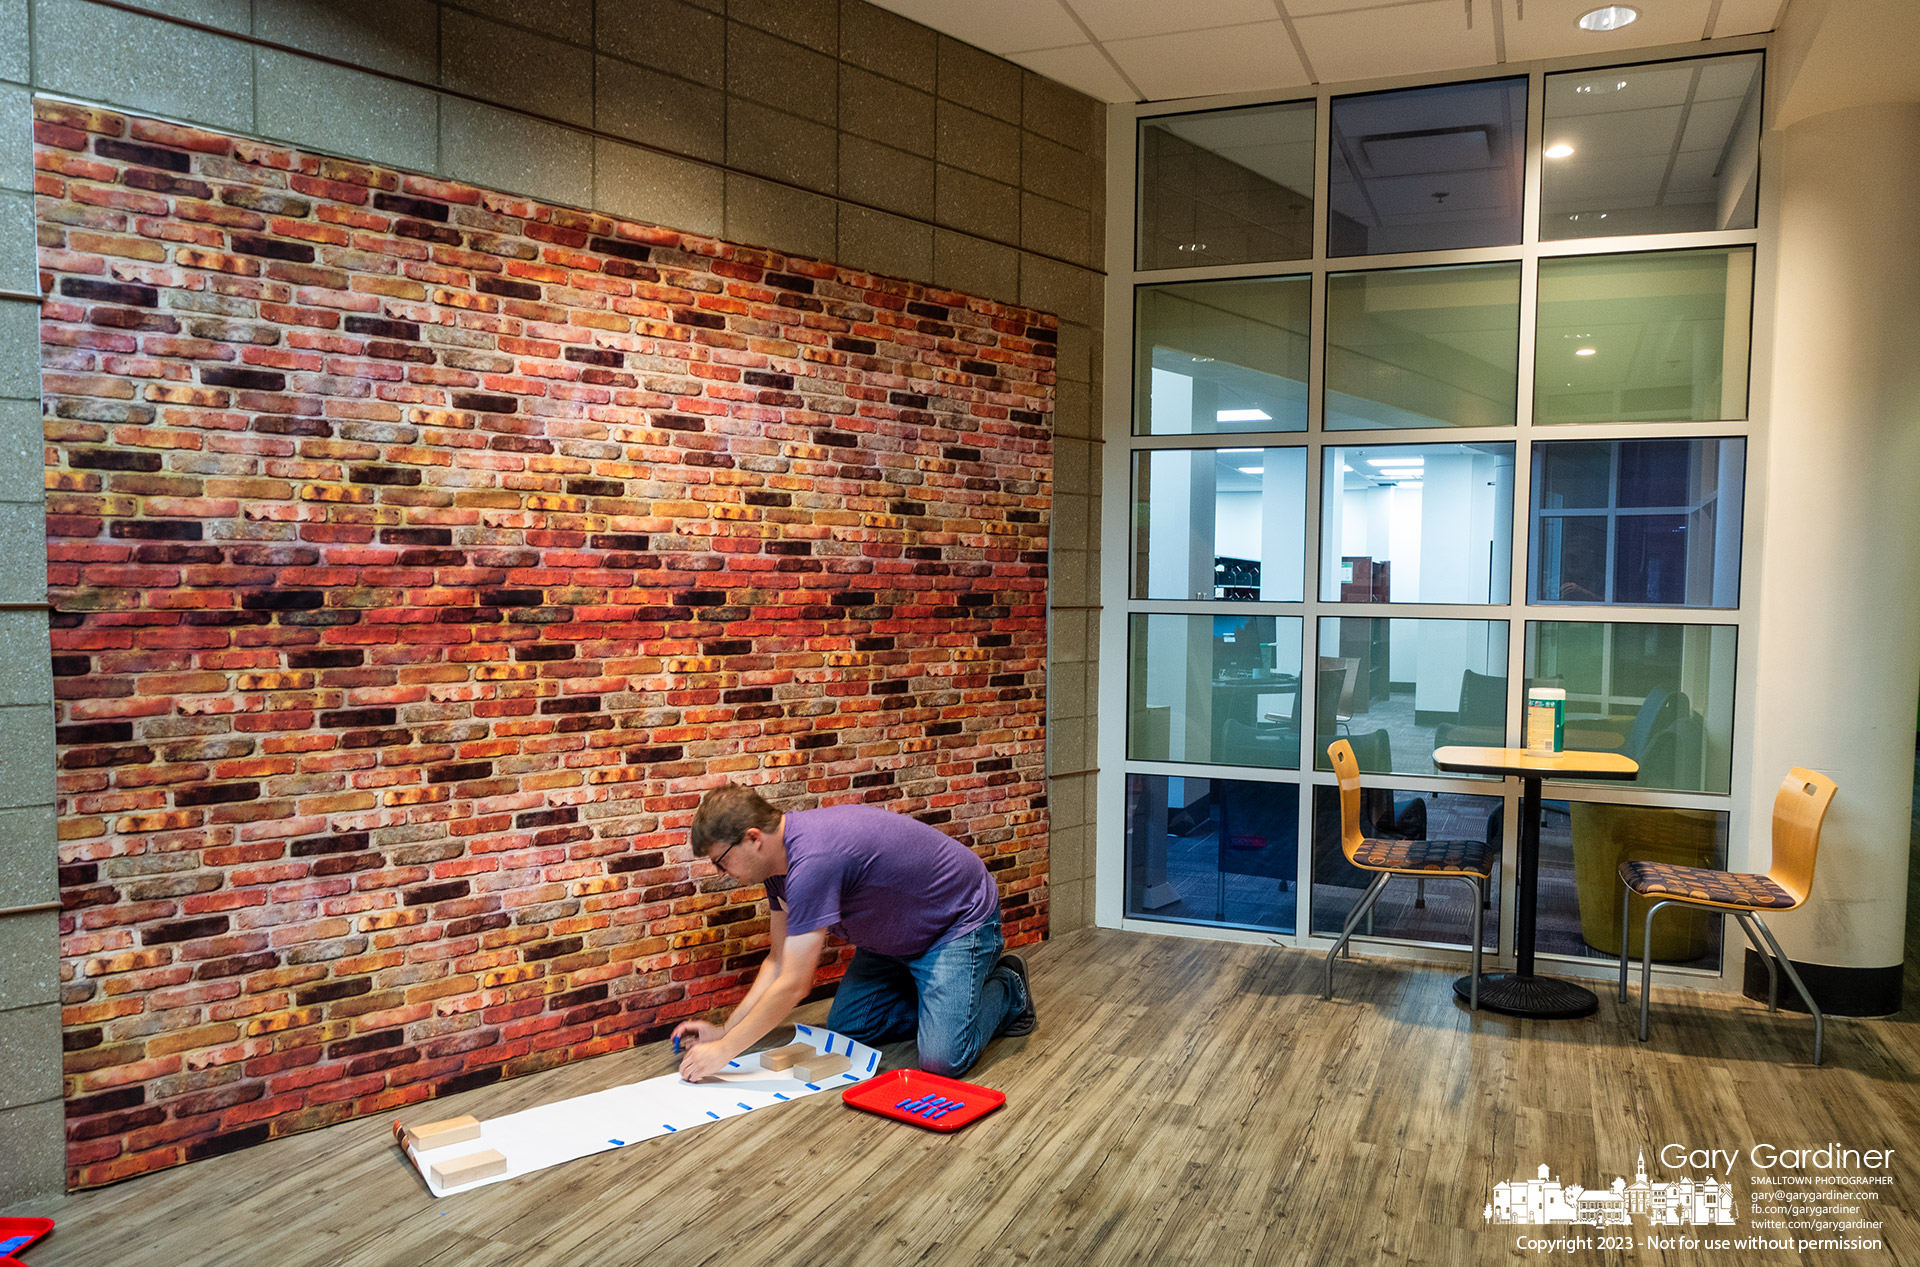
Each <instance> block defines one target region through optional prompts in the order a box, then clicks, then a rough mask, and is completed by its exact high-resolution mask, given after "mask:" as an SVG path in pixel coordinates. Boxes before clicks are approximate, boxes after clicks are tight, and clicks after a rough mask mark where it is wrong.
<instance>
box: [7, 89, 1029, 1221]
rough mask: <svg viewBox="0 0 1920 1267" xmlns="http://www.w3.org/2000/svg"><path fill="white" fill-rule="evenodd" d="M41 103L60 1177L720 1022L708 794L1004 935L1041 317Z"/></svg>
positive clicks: (1025, 891)
mask: <svg viewBox="0 0 1920 1267" xmlns="http://www.w3.org/2000/svg"><path fill="white" fill-rule="evenodd" d="M36 111H37V137H38V140H37V146H36V151H35V154H36V161H37V164H38V176H39V183H38V191H39V197H38V215H39V229H40V243H41V252H40V262H41V270H42V277H41V281H42V286H43V289H44V290H46V291H47V292H48V295H49V298H48V302H47V304H46V307H45V310H44V317H43V321H42V326H41V334H42V339H43V347H44V380H43V385H44V395H45V420H46V441H47V449H46V464H47V488H48V494H47V524H48V558H49V568H50V573H49V575H50V584H51V591H52V599H53V604H54V614H53V616H52V622H53V649H54V672H55V674H56V683H57V685H58V705H57V708H58V717H57V721H58V728H59V729H58V737H59V745H60V747H59V766H60V769H59V780H60V783H59V789H60V791H59V795H60V813H61V820H60V822H61V836H62V846H61V862H62V867H61V882H62V893H63V897H64V901H65V906H66V908H67V909H66V915H65V917H64V919H63V934H64V941H63V948H62V953H63V973H64V984H65V992H66V994H65V1005H66V1010H65V1034H66V1046H67V1097H68V1121H69V1132H70V1156H69V1161H70V1166H71V1180H72V1182H73V1183H74V1184H75V1185H77V1186H84V1185H90V1184H97V1183H104V1182H109V1181H112V1180H115V1179H120V1178H124V1177H126V1176H129V1175H134V1174H139V1173H142V1172H145V1171H150V1170H155V1169H158V1168H161V1167H165V1166H170V1165H174V1164H177V1163H180V1162H184V1161H190V1160H193V1159H195V1158H199V1157H206V1156H210V1155H213V1154H217V1153H223V1152H227V1151H230V1150H232V1149H235V1148H238V1147H242V1146H245V1145H248V1144H251V1143H255V1142H257V1141H260V1140H264V1139H267V1138H270V1137H273V1136H276V1135H281V1134H286V1133H289V1132H293V1131H298V1130H303V1129H307V1128H311V1127H316V1126H321V1125H325V1124H328V1123H332V1122H336V1121H339V1120H341V1119H344V1118H348V1117H352V1116H354V1115H357V1114H364V1113H376V1112H379V1113H386V1112H390V1111H392V1110H394V1109H396V1108H399V1107H400V1106H402V1105H406V1104H409V1103H413V1102H416V1101H419V1100H423V1099H427V1098H429V1097H432V1096H435V1095H438V1094H444V1093H447V1092H450V1091H454V1090H461V1089H465V1088H469V1087H474V1086H479V1085H482V1084H485V1083H487V1082H491V1081H493V1080H495V1079H498V1078H501V1077H506V1076H511V1075H514V1074H518V1073H523V1072H528V1071H532V1070H537V1069H542V1068H546V1067H548V1066H551V1065H555V1064H559V1063H561V1062H564V1061H567V1060H570V1059H573V1058H576V1057H581V1056H587V1055H593V1054H597V1053H602V1052H609V1051H614V1050H617V1049H619V1048H622V1047H627V1046H631V1045H632V1044H634V1043H636V1042H640V1041H650V1040H653V1039H656V1038H658V1037H659V1036H661V1035H662V1034H664V1032H665V1030H666V1029H667V1027H669V1026H670V1025H672V1024H673V1023H674V1022H676V1021H677V1020H678V1019H680V1018H683V1017H685V1016H687V1015H690V1014H694V1013H697V1012H700V1011H703V1010H705V1009H707V1008H708V1007H711V1006H713V1005H716V1004H722V1003H726V1002H729V1001H732V1000H733V999H736V998H738V997H739V995H740V993H741V992H742V989H743V977H744V975H745V974H748V973H750V972H751V970H752V969H753V968H754V967H755V966H756V964H757V962H758V959H759V957H760V956H761V955H762V954H763V953H764V947H765V936H766V911H765V906H764V903H763V902H762V901H760V900H757V899H758V898H759V897H760V891H759V890H733V889H730V888H728V887H725V886H724V885H722V884H720V883H716V882H715V878H714V877H713V875H712V872H711V869H710V868H708V867H706V866H705V865H704V864H698V865H696V864H694V863H692V861H691V859H690V856H689V854H688V851H687V848H686V843H685V842H686V834H685V825H686V823H687V821H688V819H689V817H690V815H691V812H692V807H693V805H694V804H695V802H696V801H697V800H698V797H699V795H700V792H701V791H702V790H703V789H704V788H706V787H709V786H711V785H713V784H715V783H718V782H720V781H722V780H726V779H744V780H750V781H753V782H757V783H766V784H770V785H771V786H772V788H773V789H774V793H775V796H776V799H779V800H782V801H783V803H784V804H786V805H787V806H788V807H791V808H800V807H804V806H807V805H812V804H817V803H829V802H841V801H849V800H864V801H869V802H873V803H877V804H882V805H886V806H889V807H892V808H895V809H900V810H903V811H907V812H911V813H913V814H915V815H917V816H919V817H921V818H923V819H926V820H927V821H929V822H933V823H936V824H938V825H939V826H941V827H942V828H943V829H944V830H946V831H948V832H950V833H952V834H953V835H955V836H957V837H959V838H960V839H962V840H964V841H966V842H967V843H969V844H970V845H971V846H972V847H973V848H974V849H975V850H977V851H978V852H979V853H980V854H982V855H983V856H984V857H986V858H987V860H988V865H989V866H990V867H991V868H993V869H994V872H995V874H996V876H997V878H998V879H999V881H1000V884H1001V886H1002V892H1003V894H1004V897H1005V902H1006V912H1007V919H1008V933H1009V939H1010V940H1011V941H1012V942H1013V943H1015V944H1019V943H1023V942H1030V941H1033V940H1035V939H1037V938H1038V937H1039V936H1040V935H1041V932H1042V931H1043V930H1044V928H1045V926H1046V911H1047V903H1046V892H1047V889H1046V811H1045V795H1044V793H1045V789H1044V783H1043V775H1042V760H1043V753H1042V743H1043V733H1042V727H1043V718H1044V711H1043V690H1044V685H1043V675H1044V662H1045V612H1044V592H1045V586H1046V545H1047V542H1046V534H1047V514H1048V506H1049V489H1050V482H1049V481H1050V440H1049V430H1048V423H1049V413H1050V409H1051V400H1052V394H1053V391H1052V384H1053V353H1054V345H1055V334H1054V323H1053V320H1052V318H1050V317H1047V316H1045V315H1043V314H1040V313H1036V312H1029V311H1023V310H1019V309H1015V308H1009V307H1006V306H1003V305H999V304H994V303H989V302H986V301H983V300H979V299H973V298H969V297H967V296H964V295H959V294H953V293H948V292H941V291H936V290H932V289H929V288H927V287H923V286H919V285H914V284H909V283H906V282H901V281H895V280H891V279H886V278H878V277H873V276H868V275H864V274H860V273H857V272H853V271H850V270H846V269H841V268H837V267H835V266H833V265H830V264H824V263H820V262H818V261H812V260H803V259H791V258H786V257H782V256H779V255H774V254H770V253H768V252H765V251H760V250H754V249H749V248H745V247H740V246H734V245H729V244H727V243H724V242H718V241H713V240H710V239H704V238H697V237H691V236H687V235H683V234H679V233H675V232H673V231H671V230H668V229H662V228H656V227H651V226H647V225H638V224H629V223H623V222H619V221H616V220H613V219H610V218H608V217H605V216H601V215H593V214H587V213H583V212H579V211H573V210H568V209H565V208H561V207H553V206H545V205H541V204H538V203H534V202H529V201H527V200H524V199H521V198H517V197H510V196H506V195H502V194H497V193H490V192H487V191H485V190H480V189H472V188H467V187H464V186H460V185H455V184H448V183H444V182H441V181H437V180H431V179H426V178H422V177H418V176H412V175H406V174H403V173H399V172H394V171H385V170H379V169H376V168H372V167H367V166H363V165H358V164H354V163H349V162H344V161H340V160H336V159H331V158H325V157H321V156H317V155H312V154H304V153H297V152H292V151H289V150H286V149H283V148H278V147H275V146H272V145H267V144H262V143H258V142H254V141H249V140H243V139H236V138H232V137H226V136H218V135H213V134H209V133H206V132H202V131H197V130H192V129H188V128H183V127H177V126H173V125H169V124H164V123H159V122H154V121H149V120H142V119H130V118H127V117H125V116H122V115H118V114H114V113H110V112H105V111H98V110H87V109H81V108H77V107H73V106H69V105H64V104H58V103H52V102H41V103H38V105H37V107H36Z"/></svg>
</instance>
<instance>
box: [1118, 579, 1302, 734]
mask: <svg viewBox="0 0 1920 1267" xmlns="http://www.w3.org/2000/svg"><path fill="white" fill-rule="evenodd" d="M1127 651H1128V659H1127V757H1128V758H1129V759H1130V760H1134V761H1190V762H1196V763H1199V764H1203V765H1250V766H1269V767H1272V768H1275V769H1287V770H1291V769H1294V768H1296V767H1297V766H1298V765H1299V764H1300V677H1299V674H1300V619H1299V618H1298V617H1297V616H1159V615H1147V614H1144V613H1136V614H1135V615H1134V616H1133V617H1132V618H1131V620H1130V622H1129V638H1128V646H1127Z"/></svg>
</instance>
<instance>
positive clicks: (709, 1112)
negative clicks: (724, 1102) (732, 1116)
mask: <svg viewBox="0 0 1920 1267" xmlns="http://www.w3.org/2000/svg"><path fill="white" fill-rule="evenodd" d="M707 1116H708V1117H710V1118H712V1119H713V1120H714V1121H716V1122H718V1121H719V1120H720V1115H719V1114H718V1113H715V1112H714V1111H713V1110H712V1109H708V1110H707Z"/></svg>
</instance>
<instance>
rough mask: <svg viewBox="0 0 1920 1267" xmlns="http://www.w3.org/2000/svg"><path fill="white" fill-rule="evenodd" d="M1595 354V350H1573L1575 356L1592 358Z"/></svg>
mask: <svg viewBox="0 0 1920 1267" xmlns="http://www.w3.org/2000/svg"><path fill="white" fill-rule="evenodd" d="M1594 352H1595V349H1593V348H1575V349H1574V350H1573V354H1574V355H1575V356H1592V355H1594Z"/></svg>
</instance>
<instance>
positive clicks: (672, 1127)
mask: <svg viewBox="0 0 1920 1267" xmlns="http://www.w3.org/2000/svg"><path fill="white" fill-rule="evenodd" d="M660 1125H662V1126H664V1127H666V1128H667V1129H668V1130H670V1131H677V1130H679V1129H680V1128H679V1127H677V1126H675V1125H674V1124H673V1123H672V1122H662V1123H660Z"/></svg>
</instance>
